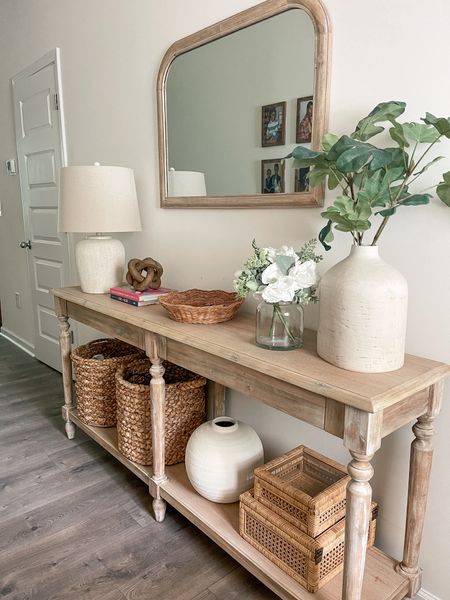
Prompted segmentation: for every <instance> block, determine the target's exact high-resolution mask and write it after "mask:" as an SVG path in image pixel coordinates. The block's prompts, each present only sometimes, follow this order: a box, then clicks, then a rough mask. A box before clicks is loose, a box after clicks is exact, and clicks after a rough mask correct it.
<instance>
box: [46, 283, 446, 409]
mask: <svg viewBox="0 0 450 600" xmlns="http://www.w3.org/2000/svg"><path fill="white" fill-rule="evenodd" d="M53 294H54V295H55V296H57V297H58V298H60V299H62V300H65V301H67V302H70V303H73V304H76V305H79V306H83V307H85V308H87V309H89V310H93V311H95V312H96V313H99V314H100V315H106V316H108V317H111V318H114V319H118V320H119V321H122V322H126V323H128V324H130V325H133V326H136V327H137V328H139V329H142V330H144V331H150V332H152V333H155V334H158V335H161V336H164V337H165V338H166V339H167V340H168V343H170V340H175V341H177V342H181V343H183V344H186V345H188V346H190V347H193V348H197V349H199V350H203V351H205V352H207V353H209V354H212V355H214V356H218V357H221V358H223V359H226V360H228V361H231V362H234V363H236V364H239V365H242V366H244V367H247V368H250V369H252V370H255V371H259V372H261V373H264V374H266V375H270V376H272V377H274V378H276V379H279V380H281V381H285V382H288V383H290V384H293V385H295V386H298V387H300V388H303V389H306V390H309V391H311V392H314V393H316V394H320V395H321V396H325V397H328V398H332V399H334V400H337V401H339V402H342V403H343V404H348V405H350V406H354V407H357V408H360V409H361V410H365V411H367V412H377V411H379V410H382V409H383V408H387V407H389V406H392V405H393V404H396V403H397V402H400V401H401V400H403V399H405V398H407V397H409V396H411V395H412V394H414V393H416V392H419V391H421V390H423V389H425V388H427V387H429V386H430V385H433V384H435V383H437V382H438V381H440V380H441V379H443V378H444V377H446V376H447V375H448V374H449V373H450V366H448V365H446V364H444V363H442V362H437V361H434V360H430V359H427V358H421V357H417V356H412V355H409V354H407V355H405V364H404V366H403V367H402V368H401V369H398V370H396V371H391V372H389V373H356V372H353V371H347V370H344V369H339V368H338V367H335V366H333V365H331V364H329V363H327V362H325V361H324V360H322V359H321V358H320V357H319V356H318V354H317V352H316V333H315V332H314V331H311V330H305V334H304V346H303V348H299V349H297V350H291V351H287V352H274V351H271V350H265V349H263V348H259V347H258V346H256V345H255V342H254V337H255V319H254V316H252V315H248V314H245V313H243V312H241V313H238V315H237V316H236V317H235V318H234V319H233V320H232V321H228V322H226V323H218V324H213V325H196V324H189V323H178V322H176V321H173V320H171V319H170V318H169V316H168V313H167V312H166V311H165V309H164V308H163V307H162V306H161V305H159V304H155V305H149V306H143V307H135V306H130V305H128V304H124V303H121V302H118V301H116V300H111V298H110V297H109V295H108V294H86V293H84V292H82V291H81V290H80V288H78V287H67V288H60V289H55V290H53ZM69 315H70V310H69ZM100 319H101V317H100Z"/></svg>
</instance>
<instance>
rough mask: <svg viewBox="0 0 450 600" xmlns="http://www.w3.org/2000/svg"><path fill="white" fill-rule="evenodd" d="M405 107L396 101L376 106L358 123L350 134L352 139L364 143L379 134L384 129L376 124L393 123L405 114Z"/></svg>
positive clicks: (402, 103)
mask: <svg viewBox="0 0 450 600" xmlns="http://www.w3.org/2000/svg"><path fill="white" fill-rule="evenodd" d="M405 107H406V104H405V103H404V102H398V101H397V100H391V101H390V102H381V103H380V104H377V106H375V108H374V109H373V110H372V111H371V112H370V113H369V114H368V115H367V117H364V118H363V119H361V120H360V121H359V123H358V125H357V126H356V129H355V131H354V132H353V133H352V138H354V139H355V140H361V141H363V142H365V141H366V140H368V139H370V138H371V137H373V136H374V135H377V134H378V133H381V132H382V131H384V127H381V125H378V124H379V123H383V122H386V121H389V122H391V123H394V121H395V119H396V118H397V117H398V116H400V115H401V114H402V113H403V112H405Z"/></svg>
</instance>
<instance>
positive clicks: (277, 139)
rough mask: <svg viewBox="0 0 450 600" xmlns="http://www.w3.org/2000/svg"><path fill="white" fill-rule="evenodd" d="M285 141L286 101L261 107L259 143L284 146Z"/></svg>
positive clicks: (264, 145)
mask: <svg viewBox="0 0 450 600" xmlns="http://www.w3.org/2000/svg"><path fill="white" fill-rule="evenodd" d="M285 143H286V102H277V103H276V104H268V105H267V106H263V107H262V114H261V145H262V146H263V147H266V146H284V144H285Z"/></svg>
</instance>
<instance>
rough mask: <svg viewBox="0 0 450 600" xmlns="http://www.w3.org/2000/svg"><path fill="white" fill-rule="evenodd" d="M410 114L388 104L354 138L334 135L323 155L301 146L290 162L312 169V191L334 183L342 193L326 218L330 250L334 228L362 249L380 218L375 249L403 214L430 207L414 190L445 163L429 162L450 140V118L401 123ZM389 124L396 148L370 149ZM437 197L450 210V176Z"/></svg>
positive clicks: (324, 235) (323, 234) (324, 233)
mask: <svg viewBox="0 0 450 600" xmlns="http://www.w3.org/2000/svg"><path fill="white" fill-rule="evenodd" d="M405 108H406V104H405V102H398V101H395V100H393V101H390V102H382V103H380V104H378V105H377V106H376V107H375V108H374V109H373V110H372V111H371V112H370V113H369V114H368V115H367V117H364V118H363V119H361V120H360V121H359V123H358V125H357V126H356V129H355V131H354V132H353V133H352V134H351V135H343V136H341V137H338V136H336V135H334V134H332V133H328V134H326V135H324V136H323V138H322V142H321V150H320V151H317V152H316V151H314V150H310V149H309V148H305V147H304V146H298V147H297V148H295V150H293V152H291V153H290V154H289V155H288V156H287V157H286V158H293V159H294V167H295V168H302V169H303V168H308V167H309V174H308V179H309V184H310V186H311V187H315V186H317V185H319V184H321V183H322V182H323V181H325V180H328V188H329V189H330V190H332V189H335V188H337V187H341V188H342V193H341V194H340V195H339V196H338V197H337V198H336V200H335V201H334V202H333V204H332V205H331V206H329V207H328V208H327V209H326V210H325V211H324V212H322V213H321V214H322V216H323V217H324V218H325V219H327V224H326V225H325V227H324V228H323V229H322V230H321V231H320V234H319V240H320V241H321V243H322V245H323V247H324V248H325V250H330V248H331V246H330V242H331V241H332V240H333V239H334V236H333V228H334V229H336V230H338V231H345V232H349V233H351V235H352V237H353V241H354V243H355V244H358V245H362V244H363V239H364V234H365V232H366V231H368V230H369V229H370V228H371V227H372V223H371V221H370V219H371V218H372V217H373V216H374V215H380V216H381V217H382V218H381V222H380V223H379V225H378V228H377V229H376V231H375V235H374V237H373V239H372V241H371V245H372V246H374V245H376V244H377V242H378V239H379V237H380V235H381V234H382V232H383V230H384V228H385V227H386V224H387V222H388V221H389V219H390V218H391V217H392V216H393V215H394V214H395V213H396V212H397V210H398V209H400V208H402V207H404V206H418V205H420V204H428V203H429V202H430V199H431V197H432V196H431V194H430V193H428V192H426V191H423V192H419V193H417V192H413V191H411V190H410V187H411V186H412V184H413V183H414V182H415V181H416V180H417V179H418V178H419V177H421V175H422V174H423V173H424V172H425V171H427V169H428V168H429V167H431V166H432V165H433V164H434V163H436V162H438V161H439V160H441V159H442V158H444V157H443V156H437V157H436V158H433V159H432V160H430V161H428V162H427V161H426V160H425V159H426V158H427V154H428V153H429V151H430V150H431V148H433V146H434V145H435V144H437V143H438V142H439V141H440V140H441V139H442V138H449V139H450V118H444V117H435V116H434V115H432V114H430V113H426V116H425V117H424V118H422V119H421V120H422V121H423V123H400V122H399V121H398V120H397V119H398V117H399V116H400V115H401V114H403V113H404V112H405ZM386 123H388V124H389V125H388V126H389V134H390V136H391V138H392V140H393V141H394V142H395V146H393V147H388V148H379V147H377V146H375V145H373V144H371V143H369V142H368V141H367V140H369V139H371V138H373V137H374V136H376V135H378V134H380V133H382V132H383V131H384V130H385V126H383V125H382V124H386ZM436 193H437V195H438V197H439V198H440V199H441V200H442V202H444V204H446V205H447V206H449V207H450V171H448V172H446V173H444V174H443V180H442V181H441V182H440V183H439V184H438V185H437V186H436ZM366 243H367V242H366Z"/></svg>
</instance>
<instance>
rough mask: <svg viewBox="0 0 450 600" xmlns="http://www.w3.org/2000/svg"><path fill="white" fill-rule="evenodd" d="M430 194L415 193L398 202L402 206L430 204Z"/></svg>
mask: <svg viewBox="0 0 450 600" xmlns="http://www.w3.org/2000/svg"><path fill="white" fill-rule="evenodd" d="M430 198H431V195H430V194H413V195H412V196H407V197H406V198H405V199H403V200H400V201H399V202H398V204H399V205H402V206H419V204H429V202H430Z"/></svg>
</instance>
